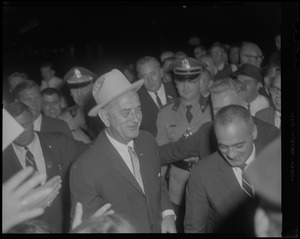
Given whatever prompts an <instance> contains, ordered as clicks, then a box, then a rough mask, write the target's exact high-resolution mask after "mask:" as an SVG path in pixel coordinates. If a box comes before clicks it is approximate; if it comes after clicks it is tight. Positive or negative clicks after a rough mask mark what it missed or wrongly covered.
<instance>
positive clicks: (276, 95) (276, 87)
mask: <svg viewBox="0 0 300 239" xmlns="http://www.w3.org/2000/svg"><path fill="white" fill-rule="evenodd" d="M270 93H271V96H272V101H273V103H274V106H275V109H276V110H277V111H279V112H281V75H277V76H275V79H274V81H273V84H272V86H271V88H270Z"/></svg>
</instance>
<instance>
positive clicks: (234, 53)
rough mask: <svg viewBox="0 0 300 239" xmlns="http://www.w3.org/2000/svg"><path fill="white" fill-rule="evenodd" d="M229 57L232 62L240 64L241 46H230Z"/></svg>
mask: <svg viewBox="0 0 300 239" xmlns="http://www.w3.org/2000/svg"><path fill="white" fill-rule="evenodd" d="M229 59H230V63H231V64H234V65H239V48H238V47H232V48H230V53H229Z"/></svg>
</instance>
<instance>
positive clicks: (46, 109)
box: [42, 94, 61, 118]
mask: <svg viewBox="0 0 300 239" xmlns="http://www.w3.org/2000/svg"><path fill="white" fill-rule="evenodd" d="M42 102H43V113H44V115H47V116H49V117H51V118H58V116H60V114H61V101H60V98H59V96H58V95H57V94H52V95H43V96H42Z"/></svg>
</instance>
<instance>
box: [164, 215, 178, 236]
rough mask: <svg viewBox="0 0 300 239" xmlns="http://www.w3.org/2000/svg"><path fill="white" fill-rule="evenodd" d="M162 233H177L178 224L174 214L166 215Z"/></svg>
mask: <svg viewBox="0 0 300 239" xmlns="http://www.w3.org/2000/svg"><path fill="white" fill-rule="evenodd" d="M161 232H162V233H176V232H177V231H176V225H175V218H174V215H167V216H164V217H163V219H162V222H161Z"/></svg>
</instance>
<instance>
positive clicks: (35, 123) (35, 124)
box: [33, 114, 42, 131]
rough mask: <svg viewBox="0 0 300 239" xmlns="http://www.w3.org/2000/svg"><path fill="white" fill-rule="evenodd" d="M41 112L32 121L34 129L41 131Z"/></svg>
mask: <svg viewBox="0 0 300 239" xmlns="http://www.w3.org/2000/svg"><path fill="white" fill-rule="evenodd" d="M41 126H42V114H40V115H39V116H38V117H37V119H36V120H35V121H33V128H34V130H35V131H41Z"/></svg>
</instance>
